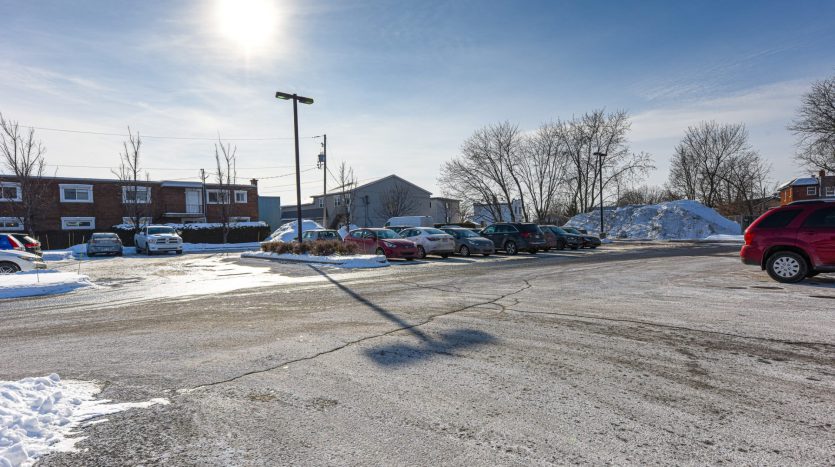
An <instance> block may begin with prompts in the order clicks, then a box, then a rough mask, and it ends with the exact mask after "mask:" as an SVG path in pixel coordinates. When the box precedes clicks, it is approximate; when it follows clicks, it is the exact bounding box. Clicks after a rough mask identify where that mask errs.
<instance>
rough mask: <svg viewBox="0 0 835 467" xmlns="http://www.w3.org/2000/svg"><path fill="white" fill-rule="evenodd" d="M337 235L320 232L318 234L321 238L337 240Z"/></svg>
mask: <svg viewBox="0 0 835 467" xmlns="http://www.w3.org/2000/svg"><path fill="white" fill-rule="evenodd" d="M338 235H339V234H337V233H336V232H322V233H320V234H319V236H320V237H322V238H337V236H338Z"/></svg>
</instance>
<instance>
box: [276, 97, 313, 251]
mask: <svg viewBox="0 0 835 467" xmlns="http://www.w3.org/2000/svg"><path fill="white" fill-rule="evenodd" d="M275 97H276V99H284V100H292V101H293V134H294V136H295V140H296V222H297V223H296V229H297V232H298V235H297V236H296V241H298V242H299V243H301V242H302V175H301V171H300V170H299V111H298V103H299V102H301V103H302V104H307V105H310V104H312V103H313V99H311V98H309V97H302V96H298V95H296V94H287V93H284V92H276V93H275Z"/></svg>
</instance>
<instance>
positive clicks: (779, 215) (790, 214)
mask: <svg viewBox="0 0 835 467" xmlns="http://www.w3.org/2000/svg"><path fill="white" fill-rule="evenodd" d="M798 214H800V210H799V209H784V210H781V211H774V212H772V213H771V214H768V215H767V217H765V218H763V219H762V220H760V221H759V222H757V228H762V229H779V228H780V227H785V226H787V225H789V224H790V223H791V221H793V220H794V218H795V217H797V215H798Z"/></svg>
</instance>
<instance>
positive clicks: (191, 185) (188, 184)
mask: <svg viewBox="0 0 835 467" xmlns="http://www.w3.org/2000/svg"><path fill="white" fill-rule="evenodd" d="M40 178H43V179H49V180H57V181H61V180H68V181H71V182H79V183H81V182H86V183H117V184H120V185H127V184H130V183H133V182H132V181H131V180H119V179H117V178H81V177H58V176H50V175H44V176H42V177H40ZM0 180H6V181H11V180H17V177H15V176H14V175H6V174H0ZM136 184H137V185H141V186H144V185H160V186H170V187H185V188H200V187H202V186H203V185H202V184H201V183H200V182H183V181H174V180H137V181H136ZM206 186H207V187H217V186H220V185H218V184H217V183H211V182H210V183H207V184H206ZM230 186H232V187H234V188H255V187H256V186H257V185H251V184H234V185H230Z"/></svg>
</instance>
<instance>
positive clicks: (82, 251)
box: [43, 242, 261, 261]
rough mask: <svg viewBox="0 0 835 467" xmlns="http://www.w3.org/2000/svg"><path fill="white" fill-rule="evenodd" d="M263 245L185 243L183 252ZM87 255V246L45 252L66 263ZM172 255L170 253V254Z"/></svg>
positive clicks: (129, 248) (46, 257) (127, 252)
mask: <svg viewBox="0 0 835 467" xmlns="http://www.w3.org/2000/svg"><path fill="white" fill-rule="evenodd" d="M260 248H261V244H260V243H258V242H245V243H183V251H184V252H186V253H212V252H237V251H249V250H258V249H260ZM122 253H123V254H124V255H125V256H133V255H136V248H134V247H132V246H126V247H124V249H123V250H122ZM86 254H87V244H86V243H82V244H79V245H73V246H71V247H70V248H67V249H66V250H46V251H44V252H43V259H44V261H64V260H68V259H73V258H74V257H81V256H84V255H86ZM169 254H170V253H169Z"/></svg>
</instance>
